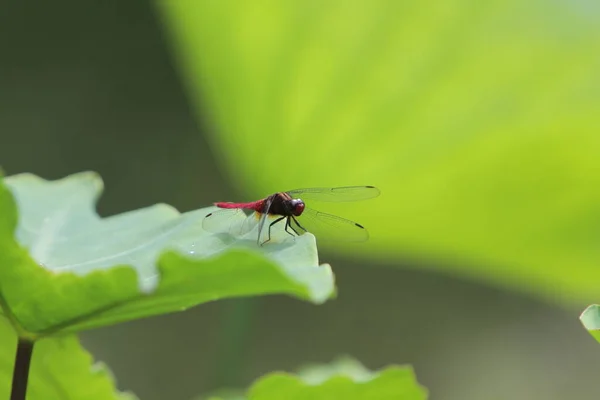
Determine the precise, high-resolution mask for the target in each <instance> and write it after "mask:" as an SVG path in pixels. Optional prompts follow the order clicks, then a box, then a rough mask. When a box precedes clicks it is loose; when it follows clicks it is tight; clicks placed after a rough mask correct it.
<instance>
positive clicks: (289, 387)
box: [206, 357, 428, 400]
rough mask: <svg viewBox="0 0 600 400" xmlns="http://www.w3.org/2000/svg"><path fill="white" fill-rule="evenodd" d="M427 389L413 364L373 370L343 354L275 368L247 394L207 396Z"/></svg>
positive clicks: (289, 396) (301, 397) (397, 399)
mask: <svg viewBox="0 0 600 400" xmlns="http://www.w3.org/2000/svg"><path fill="white" fill-rule="evenodd" d="M427 397H428V396H427V390H426V389H425V388H423V387H422V386H421V385H419V383H418V382H417V381H416V378H415V375H414V372H413V370H412V368H410V367H403V366H388V367H386V368H384V369H382V370H380V371H375V372H373V371H369V370H368V369H366V368H365V367H364V366H363V365H362V364H360V363H359V362H358V361H356V360H353V359H351V358H347V357H345V358H340V359H338V360H336V361H334V362H333V363H331V364H325V365H310V366H306V367H304V368H302V369H301V370H300V371H298V373H297V374H289V373H285V372H273V373H270V374H267V375H266V376H264V377H262V378H260V379H258V380H257V381H256V382H255V383H254V384H253V385H252V387H251V388H250V389H249V390H248V393H247V395H246V396H244V395H242V394H240V393H238V392H234V391H230V392H226V393H225V392H223V393H215V394H214V395H211V396H209V397H206V399H207V400H217V399H220V400H244V399H248V400H279V399H286V400H330V399H344V400H371V399H378V400H388V399H389V400H425V399H427Z"/></svg>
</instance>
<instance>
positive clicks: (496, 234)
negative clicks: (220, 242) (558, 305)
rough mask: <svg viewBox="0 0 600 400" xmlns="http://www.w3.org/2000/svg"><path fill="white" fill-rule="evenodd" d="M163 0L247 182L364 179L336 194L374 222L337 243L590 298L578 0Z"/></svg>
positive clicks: (257, 186) (592, 242) (587, 16)
mask: <svg viewBox="0 0 600 400" xmlns="http://www.w3.org/2000/svg"><path fill="white" fill-rule="evenodd" d="M160 4H161V11H162V12H163V13H164V15H165V21H166V27H167V28H168V30H169V32H170V33H171V35H172V37H173V39H174V45H175V48H176V51H177V54H178V56H179V60H180V62H181V68H182V72H183V75H184V77H185V79H186V82H187V84H188V88H189V90H190V91H191V95H192V96H191V97H192V98H194V99H195V101H196V104H197V105H198V108H200V107H202V112H201V113H199V114H202V115H204V116H207V115H208V116H210V117H211V118H213V121H212V122H211V127H212V126H214V127H216V128H215V129H212V131H213V132H214V137H213V140H212V143H213V145H214V147H215V150H216V151H217V152H218V153H219V154H220V155H222V157H223V158H224V159H225V163H224V165H225V166H226V167H227V168H228V172H229V176H230V178H231V179H232V180H234V181H235V182H236V184H237V185H238V186H239V187H240V188H241V189H243V190H245V191H246V192H247V193H248V196H249V198H252V197H255V196H262V195H265V194H268V193H271V192H273V191H278V190H286V189H292V188H294V187H303V186H327V185H331V186H340V185H348V184H350V185H353V184H370V185H375V186H377V187H379V188H380V189H381V190H382V196H381V198H379V199H377V200H376V201H374V202H369V203H356V204H352V205H350V206H348V207H344V208H342V206H338V205H336V207H337V208H336V210H340V211H343V214H342V215H346V214H347V215H348V216H349V217H351V218H355V219H356V220H357V221H359V222H360V223H363V224H364V225H365V226H366V227H367V228H369V231H370V233H371V240H370V244H366V245H365V246H353V247H350V246H349V247H348V248H344V251H345V252H346V253H348V252H361V253H364V252H365V251H367V249H368V251H370V253H371V254H370V255H371V256H374V257H380V258H385V259H389V258H396V259H405V257H406V256H414V255H416V256H418V257H424V256H425V257H429V258H442V259H443V261H445V260H447V259H448V258H450V259H452V262H439V263H436V264H437V265H438V266H444V267H447V268H449V269H451V270H452V271H454V272H456V273H462V274H466V275H471V276H473V277H478V278H480V279H486V280H488V281H490V282H494V283H496V284H503V285H509V286H512V287H519V288H521V289H525V290H530V291H533V292H534V293H538V294H542V295H546V296H548V297H551V298H552V299H557V298H558V299H559V300H564V301H570V300H577V301H579V300H582V299H583V300H587V301H593V300H592V299H594V298H596V297H597V295H598V286H597V282H598V280H599V279H600V269H599V268H598V260H599V259H600V246H598V243H599V240H600V223H598V222H599V221H600V208H599V207H598V204H600V157H598V154H600V135H598V132H600V119H599V118H598V117H597V115H598V109H600V90H597V89H598V88H599V87H600V74H598V73H597V71H598V63H597V59H596V56H595V54H596V53H597V52H595V51H593V49H598V48H600V30H598V29H597V23H596V22H597V18H594V17H592V15H595V16H597V13H594V12H586V11H585V6H584V5H583V3H582V2H569V1H561V2H550V3H548V2H541V1H533V2H519V1H508V2H507V1H503V0H492V1H485V2H480V1H473V0H443V1H441V2H436V4H435V7H432V5H431V4H430V3H427V2H403V1H396V0H380V1H375V2H365V1H359V0H349V1H348V0H333V1H327V2H325V3H324V2H322V1H317V0H308V1H300V2H281V1H273V0H260V1H258V2H241V3H236V5H235V7H232V6H231V4H230V3H228V2H218V1H213V2H206V1H204V2H198V1H195V0H187V1H177V2H161V3H160ZM590 4H591V3H590ZM588 5H589V4H588ZM232 144H235V145H232ZM282 169H283V170H285V173H282ZM324 211H327V210H324ZM317 240H318V238H317ZM469 263H470V264H471V265H472V266H473V267H467V266H465V265H466V264H469ZM481 264H484V265H486V266H485V267H484V268H482V267H481Z"/></svg>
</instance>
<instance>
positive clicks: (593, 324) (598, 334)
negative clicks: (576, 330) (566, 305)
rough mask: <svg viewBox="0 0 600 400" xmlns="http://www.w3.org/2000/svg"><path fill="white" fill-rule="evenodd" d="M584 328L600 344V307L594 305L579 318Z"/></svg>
mask: <svg viewBox="0 0 600 400" xmlns="http://www.w3.org/2000/svg"><path fill="white" fill-rule="evenodd" d="M579 320H580V321H581V323H582V324H583V326H584V328H585V329H587V331H588V332H589V333H590V335H592V337H593V338H594V339H596V340H597V341H598V342H600V305H598V304H592V305H591V306H589V307H588V308H586V309H585V310H584V311H583V313H581V315H580V316H579Z"/></svg>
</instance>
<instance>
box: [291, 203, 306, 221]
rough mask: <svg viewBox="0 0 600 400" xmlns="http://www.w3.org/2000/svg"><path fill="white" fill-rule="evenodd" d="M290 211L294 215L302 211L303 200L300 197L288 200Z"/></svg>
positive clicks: (296, 215)
mask: <svg viewBox="0 0 600 400" xmlns="http://www.w3.org/2000/svg"><path fill="white" fill-rule="evenodd" d="M290 206H291V212H292V214H293V215H294V216H295V217H298V216H300V215H301V214H302V212H303V211H304V202H303V201H302V200H300V199H294V200H292V201H290Z"/></svg>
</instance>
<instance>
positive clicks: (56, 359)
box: [0, 318, 137, 400]
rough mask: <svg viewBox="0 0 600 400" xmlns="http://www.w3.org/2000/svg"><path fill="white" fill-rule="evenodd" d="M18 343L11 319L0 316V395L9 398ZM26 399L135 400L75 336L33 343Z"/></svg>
mask: <svg viewBox="0 0 600 400" xmlns="http://www.w3.org/2000/svg"><path fill="white" fill-rule="evenodd" d="M16 346H17V336H16V335H15V332H14V330H13V329H12V327H11V325H10V323H9V322H8V321H7V320H6V319H5V318H0V398H2V399H8V398H9V394H10V389H11V380H12V371H13V367H14V357H15V351H16ZM27 399H28V400H82V399H86V400H112V399H114V400H134V399H137V397H136V396H134V395H133V394H131V393H128V392H127V393H123V392H118V391H117V390H116V387H115V382H114V378H113V376H112V374H111V372H110V371H109V370H108V368H107V367H106V366H105V365H104V364H102V363H98V362H97V363H94V362H93V360H92V357H91V355H90V354H89V353H88V352H87V351H86V350H85V349H83V348H82V347H81V345H80V344H79V340H78V339H77V338H76V337H75V336H67V337H62V338H48V339H43V340H40V341H39V342H37V343H36V344H35V348H34V351H33V357H32V360H31V369H30V375H29V384H28V388H27Z"/></svg>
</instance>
